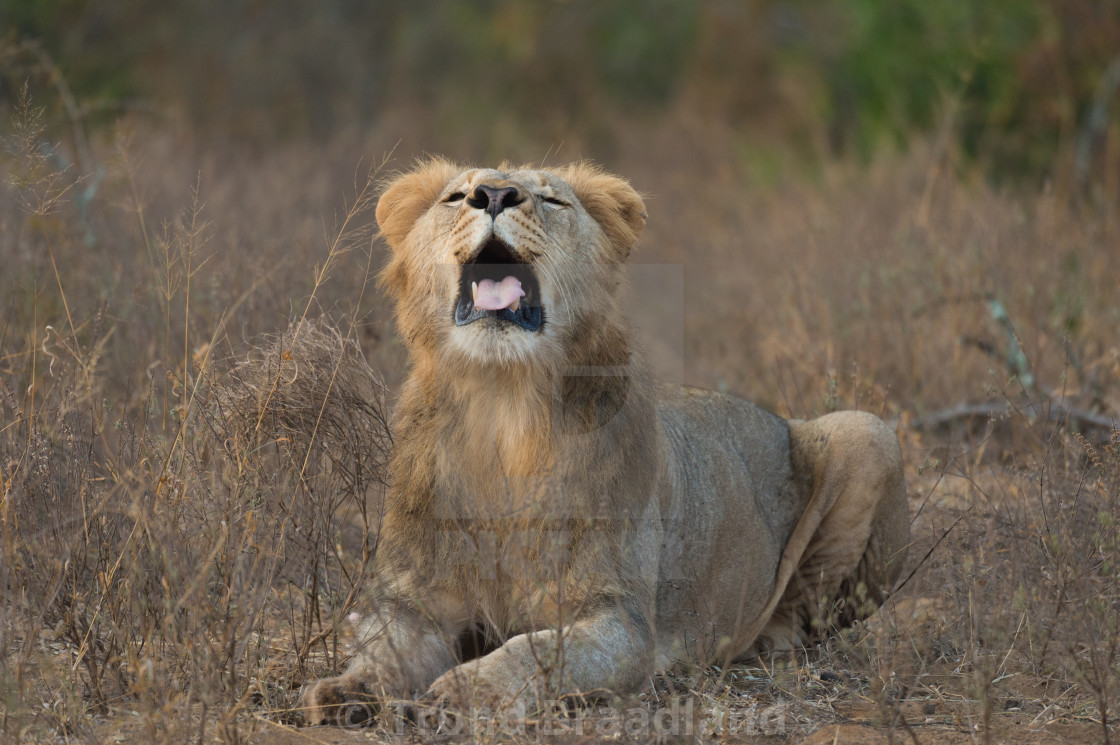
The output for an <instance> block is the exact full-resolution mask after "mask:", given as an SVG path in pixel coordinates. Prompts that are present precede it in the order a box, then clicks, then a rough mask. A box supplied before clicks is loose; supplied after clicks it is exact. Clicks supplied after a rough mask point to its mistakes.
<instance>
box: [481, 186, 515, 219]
mask: <svg viewBox="0 0 1120 745" xmlns="http://www.w3.org/2000/svg"><path fill="white" fill-rule="evenodd" d="M524 201H525V197H523V196H521V192H519V191H518V190H517V187H514V186H503V187H500V188H497V189H495V188H494V187H493V186H486V185H485V184H480V185H479V186H478V187H476V188H475V190H474V193H473V194H471V195H470V196H469V197H467V204H469V205H470V206H471V207H474V208H475V209H476V210H486V211H487V212H489V213H490V217H491V218H494V217H497V216H498V214H499V213H500V212H501V211H502V210H504V209H505V208H506V207H514V206H516V205H518V204H521V203H522V202H524Z"/></svg>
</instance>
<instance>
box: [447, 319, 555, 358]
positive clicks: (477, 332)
mask: <svg viewBox="0 0 1120 745" xmlns="http://www.w3.org/2000/svg"><path fill="white" fill-rule="evenodd" d="M448 341H449V342H450V347H449V350H448V351H451V352H452V353H453V354H454V356H455V357H457V358H459V359H460V360H465V361H466V362H469V363H471V364H473V365H478V366H480V367H492V366H495V365H497V366H500V367H510V366H518V365H526V364H531V363H534V362H535V361H539V358H540V356H541V355H542V354H543V353H545V352H546V350H547V349H548V346H549V345H547V344H545V345H544V346H542V338H541V335H540V334H536V333H526V332H525V331H523V330H522V329H521V328H519V327H517V326H516V325H514V324H513V323H511V322H509V321H506V320H503V319H501V318H498V317H493V316H491V317H482V318H480V319H477V322H475V323H472V324H470V325H468V326H456V327H454V328H452V330H451V334H450V335H449V339H448Z"/></svg>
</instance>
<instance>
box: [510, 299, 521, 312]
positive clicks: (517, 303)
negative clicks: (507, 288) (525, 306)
mask: <svg viewBox="0 0 1120 745" xmlns="http://www.w3.org/2000/svg"><path fill="white" fill-rule="evenodd" d="M520 307H521V301H520V300H514V301H513V302H512V303H510V304H509V309H510V310H511V311H513V312H514V313H516V312H517V309H518V308H520Z"/></svg>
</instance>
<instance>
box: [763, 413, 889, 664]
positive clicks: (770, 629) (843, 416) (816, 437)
mask: <svg viewBox="0 0 1120 745" xmlns="http://www.w3.org/2000/svg"><path fill="white" fill-rule="evenodd" d="M790 433H791V444H792V449H793V458H794V468H795V469H797V468H801V469H810V471H811V473H812V496H811V497H810V500H809V504H808V506H807V508H806V513H805V517H804V518H803V523H805V522H808V523H810V524H799V525H798V526H797V528H796V529H795V531H794V532H795V535H794V536H792V537H791V540H790V543H789V544H788V545H787V553H788V552H791V551H797V550H799V549H801V553H800V555H799V556H790V555H787V556H784V557H783V563H784V562H786V561H790V562H794V564H795V566H796V569H794V570H793V571H792V572H791V573H790V574H791V576H790V577H789V581H788V584H786V586H785V588H784V590H782V596H781V599H780V600H779V601H778V603H777V605H776V607H775V608H774V613H773V614H772V615H771V616H770V618H769V620H768V621H767V623H766V625H765V626H764V627H763V629H762V631H761V632H760V633H759V635H758V638H757V640H756V641H755V643H754V644H753V645H752V646H753V651H754V652H756V653H757V652H760V651H780V650H783V649H789V648H792V647H795V646H801V645H804V644H808V643H812V642H814V641H817V640H819V639H820V638H821V637H822V636H825V635H826V634H827V633H828V630H829V629H831V628H835V627H837V626H845V625H848V624H851V623H852V622H854V621H856V620H860V619H863V618H866V617H867V616H869V615H871V614H872V613H873V612H874V611H875V610H876V609H877V608H878V607H879V605H880V604H881V603H882V602H883V600H884V599H885V598H886V595H887V593H888V592H889V591H890V589H891V587H892V585H893V583H894V582H895V580H896V579H897V577H898V575H899V572H901V570H902V565H903V563H904V562H905V559H906V549H907V546H908V544H909V542H910V518H909V510H908V507H907V503H906V487H905V483H904V480H903V472H902V455H901V452H900V449H899V445H898V439H897V438H896V437H895V435H894V433H893V432H891V430H890V429H889V428H888V427H887V426H886V425H885V424H884V423H883V422H882V421H881V420H880V419H878V418H877V417H874V416H872V415H870V414H866V413H862V412H855V411H844V412H837V413H834V414H829V415H826V416H823V417H820V418H819V419H814V420H812V421H808V422H791V425H790ZM813 522H816V525H815V527H814V526H813V525H812V524H811V523H813ZM810 530H811V533H810V532H809V531H810ZM799 531H801V532H802V533H803V534H805V535H808V536H810V537H808V539H807V540H805V539H804V537H803V536H802V537H801V540H800V541H798V540H797V538H798V537H799V536H797V535H796V534H797V533H798V532H799ZM791 566H792V565H791Z"/></svg>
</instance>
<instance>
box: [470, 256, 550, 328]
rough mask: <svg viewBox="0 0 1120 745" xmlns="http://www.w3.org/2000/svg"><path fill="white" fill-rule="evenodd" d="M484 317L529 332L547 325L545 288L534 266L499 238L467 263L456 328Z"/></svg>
mask: <svg viewBox="0 0 1120 745" xmlns="http://www.w3.org/2000/svg"><path fill="white" fill-rule="evenodd" d="M482 318H497V319H499V320H501V321H509V322H510V323H513V324H516V325H517V326H520V327H521V328H523V329H525V330H526V331H537V330H538V329H540V327H541V325H542V324H543V323H544V311H543V309H542V308H541V287H540V283H539V282H537V278H536V276H535V275H534V274H533V269H532V267H531V266H529V265H528V264H526V263H525V262H523V261H521V259H519V258H518V257H517V255H516V254H514V253H513V251H511V250H510V249H509V247H508V246H506V245H505V244H504V243H502V242H501V241H499V240H498V239H497V238H491V239H490V240H488V241H487V242H486V243H485V244H484V245H483V246H482V250H481V251H479V252H478V254H477V255H476V256H475V257H474V259H472V260H471V261H469V262H467V263H466V264H463V266H462V269H461V271H460V275H459V299H458V301H457V302H456V303H455V325H456V326H466V325H467V324H469V323H474V322H475V321H477V320H480V319H482Z"/></svg>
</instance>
